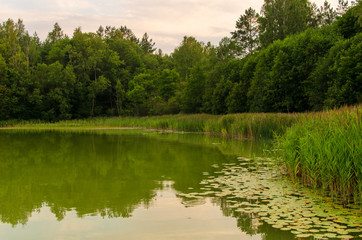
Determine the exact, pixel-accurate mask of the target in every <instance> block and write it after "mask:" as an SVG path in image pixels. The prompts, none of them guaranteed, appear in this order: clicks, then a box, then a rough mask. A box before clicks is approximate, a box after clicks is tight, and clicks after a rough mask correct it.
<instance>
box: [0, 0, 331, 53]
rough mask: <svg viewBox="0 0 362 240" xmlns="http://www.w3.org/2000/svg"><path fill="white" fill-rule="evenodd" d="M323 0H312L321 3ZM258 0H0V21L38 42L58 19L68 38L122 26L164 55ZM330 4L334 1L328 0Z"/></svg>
mask: <svg viewBox="0 0 362 240" xmlns="http://www.w3.org/2000/svg"><path fill="white" fill-rule="evenodd" d="M323 1H324V0H316V1H315V2H316V3H317V5H321V4H322V3H323ZM263 2H264V1H263V0H133V1H132V0H103V1H99V0H97V1H96V0H53V1H49V0H11V1H9V0H0V16H1V18H0V21H1V22H4V21H6V20H7V19H8V18H11V19H14V20H17V19H18V18H21V19H23V21H24V24H25V27H26V29H27V30H28V31H29V33H30V34H33V33H34V32H35V31H36V32H37V34H38V35H39V36H40V38H41V39H42V40H44V39H45V38H46V36H47V34H48V32H50V31H51V30H52V29H53V25H54V23H55V22H58V23H59V25H60V26H61V28H62V29H63V30H64V32H65V33H66V34H68V35H69V36H72V33H73V30H74V29H75V28H76V27H79V26H80V27H81V28H82V30H83V31H84V32H95V31H96V30H97V29H98V27H99V26H100V25H103V26H108V25H110V26H115V27H120V26H124V25H126V26H127V27H128V28H130V29H132V31H133V32H134V33H135V34H136V36H137V37H139V38H141V37H142V35H143V33H144V32H147V33H148V35H149V36H150V37H151V38H152V39H153V40H154V42H156V47H157V48H160V49H162V50H163V51H164V52H165V53H170V52H172V51H173V50H174V48H175V47H177V46H178V45H179V44H180V42H181V41H182V39H183V36H185V35H187V36H194V37H196V39H197V40H200V41H204V42H208V41H210V42H211V43H212V44H217V43H218V42H219V41H220V40H221V38H223V37H225V36H230V32H231V31H233V30H234V27H235V22H236V20H237V19H238V18H239V16H240V15H241V14H243V13H244V11H245V9H247V8H249V7H252V8H254V9H257V11H260V8H261V6H262V4H263ZM329 2H330V3H331V4H332V6H333V7H336V6H337V4H338V0H330V1H329Z"/></svg>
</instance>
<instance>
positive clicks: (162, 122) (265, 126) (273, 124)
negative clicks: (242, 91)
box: [0, 113, 303, 138]
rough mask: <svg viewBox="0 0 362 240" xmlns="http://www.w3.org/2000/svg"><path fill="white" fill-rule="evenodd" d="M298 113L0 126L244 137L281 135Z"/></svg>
mask: <svg viewBox="0 0 362 240" xmlns="http://www.w3.org/2000/svg"><path fill="white" fill-rule="evenodd" d="M302 116H303V115H302V114H282V113H268V114H265V113H244V114H232V115H209V114H192V115H165V116H151V117H139V118H137V117H98V118H89V119H82V120H68V121H60V122H56V123H42V122H40V121H8V122H0V126H3V127H10V126H11V127H23V128H69V127H72V128H118V127H140V128H153V129H167V130H174V131H183V132H200V133H209V134H217V135H224V136H232V137H244V138H272V137H273V135H274V134H283V133H284V132H285V131H286V129H287V128H288V127H290V126H291V125H293V124H294V123H295V122H296V121H297V120H298V119H300V118H301V117H302Z"/></svg>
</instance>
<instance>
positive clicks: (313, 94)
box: [0, 0, 362, 121]
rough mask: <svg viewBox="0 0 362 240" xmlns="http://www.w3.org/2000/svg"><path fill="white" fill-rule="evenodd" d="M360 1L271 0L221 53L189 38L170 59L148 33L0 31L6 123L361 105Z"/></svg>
mask: <svg viewBox="0 0 362 240" xmlns="http://www.w3.org/2000/svg"><path fill="white" fill-rule="evenodd" d="M361 12H362V4H361V2H359V1H358V2H356V3H353V4H351V5H349V4H348V2H346V1H344V0H340V1H339V7H338V8H337V9H336V10H335V9H333V8H332V7H331V6H330V4H329V3H328V2H327V1H326V2H325V3H324V5H323V6H322V7H319V8H318V7H317V6H316V5H315V4H314V3H311V2H309V0H265V2H264V5H263V7H262V10H261V12H260V14H259V13H257V12H256V11H255V10H254V9H251V8H249V9H247V10H246V11H245V13H244V14H242V15H241V16H240V18H239V19H238V20H237V22H236V26H235V31H234V32H232V33H231V35H230V37H225V38H224V39H222V40H221V41H220V43H219V45H218V46H213V45H211V44H210V43H206V44H205V43H203V42H200V41H198V40H196V39H195V38H194V37H192V36H185V37H184V39H183V40H182V42H181V44H180V45H179V46H178V47H177V48H176V49H175V50H174V52H173V53H171V54H170V55H166V54H163V53H162V51H161V50H157V49H155V47H154V46H155V43H154V42H153V40H152V39H151V38H150V37H149V36H148V34H147V33H145V34H144V35H143V37H142V38H141V39H139V38H137V37H136V36H135V35H134V34H133V32H132V30H131V29H129V28H127V27H126V26H121V27H112V26H106V27H103V26H100V27H99V29H98V30H97V31H96V33H85V32H82V30H81V28H80V27H79V28H76V29H75V30H74V33H73V36H72V37H69V36H67V35H65V34H64V33H63V31H62V29H61V27H60V26H59V24H57V23H55V24H54V29H53V30H52V31H51V32H49V34H48V37H47V38H46V40H44V41H41V40H40V39H39V37H38V36H37V35H36V33H35V34H34V35H33V36H30V35H29V33H28V32H27V31H26V30H25V26H24V23H23V22H22V20H20V19H19V20H18V21H17V22H16V21H14V20H11V19H9V20H7V21H5V22H3V23H2V24H0V120H6V119H42V120H46V121H57V120H61V119H72V118H86V117H93V116H121V115H137V116H144V115H158V114H177V113H180V112H182V113H213V114H227V113H237V112H249V111H251V112H303V111H311V110H321V109H324V108H329V107H335V106H341V105H346V104H356V103H359V102H361V101H362V61H361V59H362V33H361V28H362V17H361V16H362V13H361Z"/></svg>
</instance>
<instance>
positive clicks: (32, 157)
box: [0, 130, 362, 240]
mask: <svg viewBox="0 0 362 240" xmlns="http://www.w3.org/2000/svg"><path fill="white" fill-rule="evenodd" d="M269 144H270V143H268V142H261V141H250V140H232V139H222V138H217V137H212V136H204V135H198V134H182V133H162V132H161V133H160V132H153V131H140V130H89V131H40V130H38V131H25V130H1V131H0V220H1V223H0V239H36V240H40V239H48V240H49V239H54V240H55V239H57V240H58V239H59V240H60V239H71V240H73V239H107V240H108V239H230V240H232V239H246V240H247V239H264V240H274V239H295V236H298V237H308V238H311V236H312V235H311V234H312V233H313V231H311V230H312V229H314V230H315V231H314V233H313V234H319V236H322V234H324V235H327V234H330V235H329V238H335V237H338V236H347V237H348V236H353V237H355V238H358V236H359V234H361V233H359V231H360V224H362V221H361V211H360V208H358V206H357V207H356V206H352V205H351V206H349V207H348V208H342V207H341V206H340V205H338V204H335V203H333V202H329V201H328V199H327V198H325V197H324V198H323V199H324V200H321V199H320V198H316V197H315V195H309V193H308V191H306V190H305V189H300V188H298V189H295V186H293V185H292V184H289V183H288V181H286V180H285V179H284V180H282V179H281V178H282V177H281V176H280V175H279V174H278V168H277V167H275V164H273V163H272V162H273V161H272V160H270V159H268V158H265V157H264V158H260V157H262V156H263V149H265V148H268V146H269ZM279 196H281V197H279ZM325 199H327V200H325ZM289 203H291V204H290V205H288V204H289ZM281 205H283V206H289V207H290V208H288V209H286V208H283V207H281ZM299 205H303V206H304V207H303V208H302V209H301V210H300V209H299V208H298V210H296V209H297V207H291V206H299ZM319 208H321V209H323V210H322V211H320V212H319V210H320V209H319ZM330 209H333V211H332V210H330ZM295 211H298V212H297V213H296V212H295ZM289 213H290V214H289ZM282 214H284V215H282ZM298 214H299V216H300V217H299V218H298ZM339 216H341V219H342V217H343V218H344V219H346V221H342V222H341V221H340V220H339V219H340V218H339ZM292 217H294V218H292ZM331 217H332V218H333V217H334V219H328V218H331ZM290 219H291V220H290ZM294 219H306V220H305V221H302V220H300V222H299V223H298V224H299V225H298V224H294V223H293V221H294V222H295V220H294ZM324 219H325V220H324ZM336 219H337V221H335V220H336ZM347 220H348V222H347ZM307 221H308V222H310V223H307ZM338 221H339V222H338ZM325 222H328V223H330V225H328V228H327V227H326V228H323V226H327V224H325ZM300 223H302V225H301V224H300ZM318 224H319V225H318ZM333 224H334V225H333ZM293 226H295V228H293ZM303 226H307V227H308V228H304V227H303ZM283 228H289V229H283ZM302 229H307V230H308V231H304V232H303V231H302ZM349 229H354V231H348V230H349ZM333 230H335V231H333ZM337 230H339V232H337ZM293 231H297V232H293ZM301 234H307V235H308V234H310V235H308V236H307V235H304V236H300V235H301ZM333 234H335V235H333ZM314 237H315V236H314ZM317 237H318V236H317ZM346 239H348V238H346Z"/></svg>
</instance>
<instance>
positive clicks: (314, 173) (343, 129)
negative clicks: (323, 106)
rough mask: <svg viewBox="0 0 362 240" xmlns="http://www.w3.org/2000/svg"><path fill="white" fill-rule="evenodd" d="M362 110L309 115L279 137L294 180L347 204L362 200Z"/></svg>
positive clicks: (354, 108)
mask: <svg viewBox="0 0 362 240" xmlns="http://www.w3.org/2000/svg"><path fill="white" fill-rule="evenodd" d="M361 111H362V109H361V105H360V106H356V107H349V108H347V107H345V108H342V109H339V110H333V111H332V110H331V111H325V112H322V113H316V114H309V115H306V116H304V117H303V118H301V119H300V121H298V122H297V123H296V124H295V125H293V126H292V127H291V128H289V129H288V131H287V132H286V133H285V134H284V135H282V136H281V137H279V138H277V144H278V145H277V148H278V149H279V151H278V156H279V157H280V159H281V160H282V163H284V164H285V165H286V166H287V169H288V172H289V175H290V176H291V178H292V179H293V180H295V181H301V182H302V183H303V184H305V185H308V186H311V187H314V188H322V189H323V190H325V191H326V192H327V193H328V194H329V195H331V196H332V197H336V198H342V200H343V201H344V202H348V201H350V200H355V201H361V200H362V129H361ZM353 198H354V199H353Z"/></svg>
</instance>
